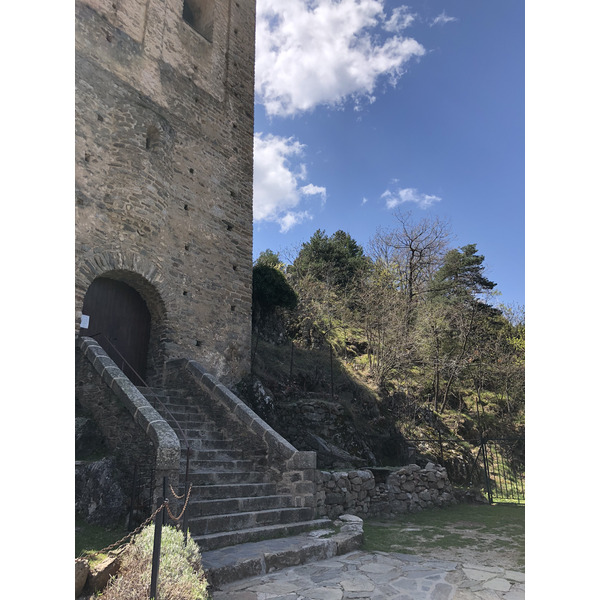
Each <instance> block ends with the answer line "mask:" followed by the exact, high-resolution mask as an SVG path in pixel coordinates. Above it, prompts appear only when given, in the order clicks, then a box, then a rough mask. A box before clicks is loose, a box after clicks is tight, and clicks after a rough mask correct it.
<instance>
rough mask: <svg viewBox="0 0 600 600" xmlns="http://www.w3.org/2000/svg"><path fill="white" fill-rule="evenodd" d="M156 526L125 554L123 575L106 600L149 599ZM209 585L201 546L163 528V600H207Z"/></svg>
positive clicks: (160, 583)
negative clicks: (203, 567) (203, 566)
mask: <svg viewBox="0 0 600 600" xmlns="http://www.w3.org/2000/svg"><path fill="white" fill-rule="evenodd" d="M153 546H154V526H153V525H149V526H148V527H146V528H144V529H143V530H142V531H141V532H140V533H139V534H138V535H137V536H136V537H135V538H134V539H133V541H132V543H131V544H130V545H129V546H128V547H127V549H126V550H125V552H124V556H123V560H122V566H121V573H120V574H119V576H117V577H115V578H114V579H112V580H111V581H110V583H109V584H108V586H107V587H106V589H105V591H104V592H103V594H102V598H103V600H139V599H140V598H147V597H148V594H149V590H150V581H151V576H152V551H153ZM207 587H208V583H207V581H206V577H205V575H204V571H203V569H202V560H201V556H200V551H199V549H198V545H197V544H196V543H195V542H194V541H193V540H191V539H189V538H188V542H187V545H184V537H183V533H182V532H181V531H179V530H177V529H175V528H174V527H163V530H162V543H161V554H160V568H159V576H158V597H159V598H160V600H206V599H208V598H209V595H208V592H207Z"/></svg>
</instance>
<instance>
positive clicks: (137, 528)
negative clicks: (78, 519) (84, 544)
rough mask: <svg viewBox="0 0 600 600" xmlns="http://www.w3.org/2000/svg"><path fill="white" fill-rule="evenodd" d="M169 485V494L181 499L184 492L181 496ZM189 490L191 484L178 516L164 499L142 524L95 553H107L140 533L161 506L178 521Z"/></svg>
mask: <svg viewBox="0 0 600 600" xmlns="http://www.w3.org/2000/svg"><path fill="white" fill-rule="evenodd" d="M169 487H170V488H171V494H173V496H174V497H175V498H176V499H177V500H181V499H182V498H183V497H184V496H185V493H184V494H181V496H178V495H177V494H176V493H175V491H174V490H173V486H172V485H171V484H169ZM191 492H192V486H191V485H190V486H189V489H188V492H187V497H186V499H185V504H184V505H183V509H182V510H181V512H180V513H179V516H177V517H176V516H174V515H173V513H172V512H171V510H170V509H169V500H168V499H165V500H164V501H163V503H162V504H161V505H160V506H159V507H158V508H157V509H156V510H155V511H154V512H153V513H152V514H151V515H150V516H149V517H148V518H147V519H146V520H145V521H144V522H143V523H142V524H140V525H138V526H137V527H136V528H135V529H134V530H133V531H130V532H129V533H128V534H127V535H125V536H123V537H122V538H121V539H120V540H118V541H116V542H114V543H113V544H110V546H107V547H106V548H103V549H102V550H99V551H98V552H97V554H108V553H109V552H110V551H111V550H113V549H114V548H118V547H119V546H122V545H123V544H125V542H127V541H128V540H130V538H133V537H134V536H136V535H137V534H138V533H140V531H142V529H144V527H146V525H149V524H150V523H151V522H152V521H154V519H155V518H156V516H157V515H158V513H159V512H160V511H161V510H162V509H163V508H166V509H167V514H168V515H169V518H170V519H171V520H173V521H175V522H179V521H180V520H181V518H182V517H183V515H184V514H185V511H186V509H187V505H188V502H189V501H190V495H191Z"/></svg>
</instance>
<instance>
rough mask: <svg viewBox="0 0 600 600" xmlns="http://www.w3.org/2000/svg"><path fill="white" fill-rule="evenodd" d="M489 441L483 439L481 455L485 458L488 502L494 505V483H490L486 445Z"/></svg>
mask: <svg viewBox="0 0 600 600" xmlns="http://www.w3.org/2000/svg"><path fill="white" fill-rule="evenodd" d="M486 443H487V440H486V439H485V438H482V439H481V454H482V456H483V471H484V473H485V485H486V488H487V494H488V502H489V503H490V504H492V502H493V501H494V498H493V496H492V483H491V481H490V468H489V464H488V457H487V452H486V447H485V445H486Z"/></svg>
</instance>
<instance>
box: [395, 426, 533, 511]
mask: <svg viewBox="0 0 600 600" xmlns="http://www.w3.org/2000/svg"><path fill="white" fill-rule="evenodd" d="M405 442H406V446H405V447H404V451H403V457H402V458H403V462H404V463H405V464H408V463H411V462H415V460H416V456H417V454H420V455H422V456H430V457H431V458H432V459H434V460H435V461H436V462H438V463H439V464H440V465H442V466H443V467H445V468H446V471H447V473H448V478H449V479H450V482H451V483H452V484H454V485H458V486H468V487H479V488H480V489H481V491H482V492H483V493H484V494H485V495H487V498H488V501H489V502H490V503H492V502H515V503H518V504H524V503H525V458H524V457H525V439H524V438H523V437H506V438H493V439H492V438H487V437H481V438H479V439H478V440H474V441H467V440H463V439H459V438H450V437H443V436H442V435H441V434H439V435H438V436H437V437H432V438H414V439H406V440H405Z"/></svg>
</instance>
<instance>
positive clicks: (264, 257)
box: [254, 248, 285, 272]
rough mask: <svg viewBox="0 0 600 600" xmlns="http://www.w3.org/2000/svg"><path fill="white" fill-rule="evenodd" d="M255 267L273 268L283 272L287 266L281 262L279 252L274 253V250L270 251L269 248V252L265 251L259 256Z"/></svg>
mask: <svg viewBox="0 0 600 600" xmlns="http://www.w3.org/2000/svg"><path fill="white" fill-rule="evenodd" d="M254 265H255V266H258V265H260V266H266V267H272V268H274V269H277V270H278V271H281V272H283V271H284V270H285V265H284V264H283V262H282V261H281V258H280V257H279V254H277V252H273V250H270V249H268V248H267V250H264V251H263V252H261V253H260V254H259V255H258V258H257V259H256V261H255V263H254Z"/></svg>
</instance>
